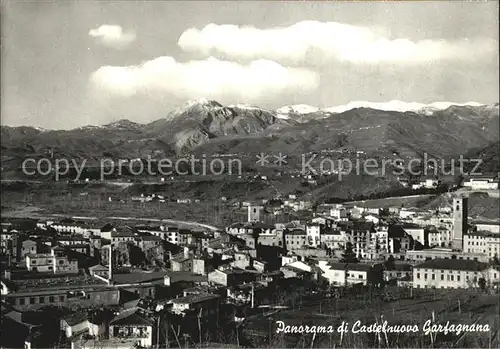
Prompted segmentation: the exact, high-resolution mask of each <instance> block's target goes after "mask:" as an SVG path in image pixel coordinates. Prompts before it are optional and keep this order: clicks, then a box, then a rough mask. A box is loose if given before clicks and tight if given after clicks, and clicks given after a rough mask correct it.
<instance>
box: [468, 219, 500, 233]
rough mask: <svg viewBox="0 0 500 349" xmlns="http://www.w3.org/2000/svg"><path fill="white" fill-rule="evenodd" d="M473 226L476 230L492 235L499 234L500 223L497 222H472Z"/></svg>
mask: <svg viewBox="0 0 500 349" xmlns="http://www.w3.org/2000/svg"><path fill="white" fill-rule="evenodd" d="M471 223H472V225H473V226H475V227H476V230H487V231H489V232H492V233H497V234H500V222H499V221H495V222H493V221H472V222H471Z"/></svg>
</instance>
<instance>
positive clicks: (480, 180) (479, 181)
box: [463, 177, 498, 190]
mask: <svg viewBox="0 0 500 349" xmlns="http://www.w3.org/2000/svg"><path fill="white" fill-rule="evenodd" d="M463 186H464V187H466V188H469V189H471V190H498V179H495V178H493V177H475V178H469V179H468V180H466V181H464V182H463Z"/></svg>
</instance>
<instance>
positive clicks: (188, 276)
mask: <svg viewBox="0 0 500 349" xmlns="http://www.w3.org/2000/svg"><path fill="white" fill-rule="evenodd" d="M166 276H168V277H169V279H170V283H171V284H173V283H176V282H182V281H186V282H207V281H208V278H207V276H206V275H198V274H193V273H191V272H188V271H169V272H167V275H166Z"/></svg>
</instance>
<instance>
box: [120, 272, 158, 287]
mask: <svg viewBox="0 0 500 349" xmlns="http://www.w3.org/2000/svg"><path fill="white" fill-rule="evenodd" d="M165 275H167V272H165V271H156V272H150V273H147V272H135V273H127V274H114V275H113V278H112V279H113V281H114V282H115V283H117V284H140V283H146V282H147V283H149V282H156V283H159V282H160V281H161V283H163V281H164V278H165Z"/></svg>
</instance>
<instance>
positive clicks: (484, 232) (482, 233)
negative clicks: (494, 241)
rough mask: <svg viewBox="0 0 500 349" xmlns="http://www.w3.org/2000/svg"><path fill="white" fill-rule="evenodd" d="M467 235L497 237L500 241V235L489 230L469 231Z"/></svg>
mask: <svg viewBox="0 0 500 349" xmlns="http://www.w3.org/2000/svg"><path fill="white" fill-rule="evenodd" d="M467 235H472V236H484V237H493V238H494V237H496V238H499V239H500V234H498V233H494V232H492V231H488V230H478V231H469V232H468V233H467Z"/></svg>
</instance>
